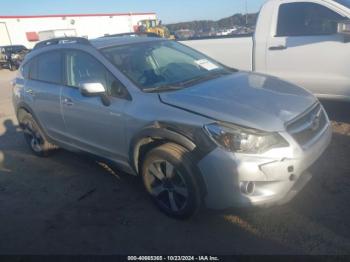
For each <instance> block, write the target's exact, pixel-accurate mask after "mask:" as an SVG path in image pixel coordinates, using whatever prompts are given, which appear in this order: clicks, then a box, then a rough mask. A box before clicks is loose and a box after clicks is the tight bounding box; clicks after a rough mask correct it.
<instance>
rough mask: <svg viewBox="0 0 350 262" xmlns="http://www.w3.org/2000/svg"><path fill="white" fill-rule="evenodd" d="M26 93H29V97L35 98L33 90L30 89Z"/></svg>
mask: <svg viewBox="0 0 350 262" xmlns="http://www.w3.org/2000/svg"><path fill="white" fill-rule="evenodd" d="M26 93H27V94H28V95H30V96H34V91H33V89H28V90H26Z"/></svg>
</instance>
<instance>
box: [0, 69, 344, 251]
mask: <svg viewBox="0 0 350 262" xmlns="http://www.w3.org/2000/svg"><path fill="white" fill-rule="evenodd" d="M13 77H14V73H12V72H9V71H7V70H0V254H189V253H190V254H350V219H349V217H350V205H349V202H350V190H349V188H350V159H349V153H350V114H349V112H350V110H349V109H350V104H346V103H334V102H324V105H325V106H326V109H327V111H328V112H329V115H330V116H331V118H332V120H334V122H333V126H334V137H333V141H332V144H331V146H330V147H329V149H328V150H327V151H326V153H325V154H324V155H323V156H322V158H321V159H320V160H319V161H318V162H317V163H316V164H315V165H314V166H313V167H312V169H311V172H312V173H313V174H314V178H313V179H312V180H311V182H310V183H309V184H308V185H307V186H306V187H305V188H304V190H303V191H302V192H301V193H300V194H299V195H298V196H297V197H296V198H295V199H294V200H293V201H292V202H291V203H289V204H287V205H285V206H281V207H275V208H269V209H258V210H226V211H221V212H216V211H215V212H214V211H210V210H203V211H202V212H200V214H199V215H198V216H196V217H195V218H193V219H191V220H188V221H176V220H173V219H170V218H168V217H166V216H164V215H162V214H161V213H160V212H158V210H157V209H156V208H155V207H154V206H153V205H152V204H151V202H150V201H149V200H148V198H147V196H146V195H145V193H144V191H143V188H142V184H141V182H140V181H139V179H137V178H135V177H131V176H128V175H125V174H123V173H121V172H119V171H117V170H112V169H111V168H109V167H107V166H106V165H103V164H101V163H97V162H95V161H94V160H92V159H89V158H87V157H84V156H81V155H77V154H73V153H70V152H67V151H64V150H61V151H59V152H57V153H56V154H55V155H53V156H52V157H50V158H47V159H40V158H37V157H35V156H33V155H32V154H31V153H30V152H29V150H28V149H27V146H26V145H25V143H24V139H23V137H22V133H21V132H20V130H18V128H17V122H16V120H15V118H14V113H13V109H12V104H11V87H10V85H9V81H10V79H11V78H13Z"/></svg>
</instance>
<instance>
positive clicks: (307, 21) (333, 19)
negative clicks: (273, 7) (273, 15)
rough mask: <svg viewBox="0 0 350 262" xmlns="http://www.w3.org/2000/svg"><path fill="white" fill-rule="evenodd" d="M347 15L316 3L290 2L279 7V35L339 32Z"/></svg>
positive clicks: (311, 34)
mask: <svg viewBox="0 0 350 262" xmlns="http://www.w3.org/2000/svg"><path fill="white" fill-rule="evenodd" d="M342 20H345V17H343V16H341V15H339V14H338V13H336V12H334V11H332V10H330V9H329V8H327V7H325V6H322V5H320V4H315V3H307V2H300V3H288V4H282V5H281V6H280V8H279V14H278V25H277V36H314V35H331V34H336V33H337V26H338V25H337V23H338V22H340V21H342Z"/></svg>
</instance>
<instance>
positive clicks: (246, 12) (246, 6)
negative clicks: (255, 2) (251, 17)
mask: <svg viewBox="0 0 350 262" xmlns="http://www.w3.org/2000/svg"><path fill="white" fill-rule="evenodd" d="M244 2H245V25H246V26H248V0H244Z"/></svg>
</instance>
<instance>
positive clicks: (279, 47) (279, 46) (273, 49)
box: [269, 45, 287, 51]
mask: <svg viewBox="0 0 350 262" xmlns="http://www.w3.org/2000/svg"><path fill="white" fill-rule="evenodd" d="M285 49H287V46H285V45H278V46H270V47H269V50H271V51H278V50H285Z"/></svg>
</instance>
